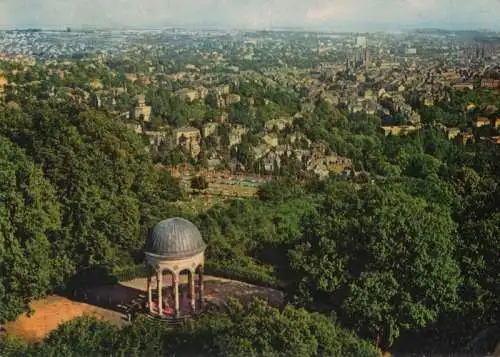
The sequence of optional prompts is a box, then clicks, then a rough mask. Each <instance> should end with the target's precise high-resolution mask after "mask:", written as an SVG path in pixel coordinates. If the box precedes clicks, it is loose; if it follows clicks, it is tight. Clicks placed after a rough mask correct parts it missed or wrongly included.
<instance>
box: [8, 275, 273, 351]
mask: <svg viewBox="0 0 500 357" xmlns="http://www.w3.org/2000/svg"><path fill="white" fill-rule="evenodd" d="M168 280H169V279H166V280H165V282H164V283H165V286H168V285H169V281H168ZM180 283H181V284H187V277H183V278H182V279H181V281H180ZM145 291H146V279H134V280H130V281H126V282H122V283H120V284H116V285H113V286H104V287H101V288H99V289H94V290H93V293H95V294H100V296H101V298H103V299H108V298H110V299H113V301H120V302H126V301H130V300H132V299H134V298H136V297H137V296H138V295H139V294H143V293H144V292H145ZM205 297H206V300H207V301H208V302H213V303H223V302H224V301H227V299H229V298H231V297H233V298H237V299H240V300H242V301H247V300H250V299H252V298H254V297H257V298H260V299H264V300H267V301H269V303H270V304H272V305H276V306H279V305H281V304H282V303H283V293H282V292H280V291H278V290H274V289H270V288H266V287H260V286H255V285H251V284H247V283H243V282H240V281H235V280H229V279H224V278H218V277H214V276H205ZM31 307H32V309H33V310H34V311H35V313H34V314H33V315H32V316H31V317H28V316H27V315H26V314H24V315H22V316H20V317H19V318H18V319H17V320H16V321H13V322H10V323H8V324H7V325H6V326H5V328H6V331H7V334H10V335H13V336H17V337H20V338H22V339H24V340H26V341H30V342H34V341H41V340H43V339H44V338H45V337H47V335H48V334H49V333H50V332H51V331H53V330H55V329H56V328H57V327H58V326H59V325H60V324H62V323H64V322H67V321H70V320H72V319H74V318H76V317H79V316H83V315H91V316H95V317H97V318H99V319H102V320H105V321H109V322H111V323H114V324H117V325H119V326H122V325H124V324H126V323H127V322H126V321H125V319H124V315H123V314H122V313H120V312H117V311H114V310H111V309H106V308H102V307H99V306H95V305H90V304H86V303H83V302H77V301H72V300H70V299H67V298H65V297H62V296H56V295H51V296H48V297H47V298H45V299H42V300H36V301H33V302H32V303H31Z"/></svg>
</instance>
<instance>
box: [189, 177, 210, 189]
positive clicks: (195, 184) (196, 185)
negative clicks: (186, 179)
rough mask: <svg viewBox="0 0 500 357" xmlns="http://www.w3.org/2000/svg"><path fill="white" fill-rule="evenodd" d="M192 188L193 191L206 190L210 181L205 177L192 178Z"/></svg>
mask: <svg viewBox="0 0 500 357" xmlns="http://www.w3.org/2000/svg"><path fill="white" fill-rule="evenodd" d="M191 188H192V189H193V190H206V189H207V188H208V181H207V178H206V177H205V176H194V177H193V178H191Z"/></svg>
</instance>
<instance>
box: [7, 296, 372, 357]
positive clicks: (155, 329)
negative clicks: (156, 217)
mask: <svg viewBox="0 0 500 357" xmlns="http://www.w3.org/2000/svg"><path fill="white" fill-rule="evenodd" d="M0 353H1V354H2V356H5V357H17V356H23V357H24V356H27V357H30V356H44V357H51V356H61V355H65V356H75V357H79V356H82V357H83V356H85V357H86V356H128V357H133V356H149V357H155V356H158V357H167V356H186V357H188V356H201V355H203V356H210V357H247V356H270V357H285V356H286V357H288V356H307V357H316V356H317V357H320V356H333V357H336V356H338V357H341V356H342V357H344V356H346V357H376V356H377V355H378V353H377V351H376V350H375V349H374V348H373V347H372V346H371V345H370V344H369V343H367V342H365V341H363V340H360V339H359V338H357V337H356V336H355V335H354V334H352V333H350V332H348V331H346V330H344V329H342V328H341V327H340V326H339V325H337V324H336V323H335V322H334V321H332V320H331V319H329V318H328V317H326V316H322V315H319V314H311V313H308V312H306V311H305V310H301V309H296V308H294V307H291V306H289V307H286V308H285V309H284V310H283V311H279V310H278V309H276V308H273V307H270V306H268V305H267V304H266V303H264V302H262V301H254V302H252V303H250V304H249V306H247V307H243V306H242V305H241V304H240V303H238V302H236V301H233V302H231V303H230V304H229V305H228V306H227V308H226V309H224V310H223V311H218V310H213V311H211V312H210V311H209V312H207V313H206V314H204V315H203V316H202V317H201V318H200V319H199V320H197V321H195V322H192V323H189V324H188V325H186V326H185V327H183V328H180V329H177V330H176V329H171V328H169V327H168V325H165V324H161V323H158V322H155V321H151V320H148V319H143V318H142V319H139V320H136V321H135V322H134V323H133V324H132V325H130V326H127V327H124V328H122V329H121V330H120V329H118V328H116V327H114V326H112V325H109V324H107V323H104V322H100V321H98V320H95V319H93V318H90V317H84V318H79V319H76V320H73V321H71V322H69V323H66V324H64V325H62V326H61V327H59V328H58V329H57V330H56V331H54V332H52V333H51V334H50V336H49V337H48V338H47V339H46V341H45V342H44V343H42V344H36V345H26V344H22V343H20V342H19V341H16V340H8V341H6V343H5V344H4V345H3V346H0Z"/></svg>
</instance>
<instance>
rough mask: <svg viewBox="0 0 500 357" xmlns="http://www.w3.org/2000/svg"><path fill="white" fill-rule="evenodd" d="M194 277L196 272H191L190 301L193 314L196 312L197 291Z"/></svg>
mask: <svg viewBox="0 0 500 357" xmlns="http://www.w3.org/2000/svg"><path fill="white" fill-rule="evenodd" d="M194 275H195V272H193V271H190V272H189V299H190V301H191V309H192V310H193V312H195V311H196V289H195V287H194V280H195V279H194Z"/></svg>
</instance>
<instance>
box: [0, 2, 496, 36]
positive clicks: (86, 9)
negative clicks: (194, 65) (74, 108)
mask: <svg viewBox="0 0 500 357" xmlns="http://www.w3.org/2000/svg"><path fill="white" fill-rule="evenodd" d="M498 12H500V0H476V1H474V2H470V1H465V0H454V1H451V0H445V1H443V0H441V1H440V2H439V1H438V0H330V1H326V0H314V1H299V0H288V1H287V0H253V1H251V2H250V1H242V0H232V1H230V0H141V1H132V0H86V1H81V2H78V3H77V2H76V0H0V27H2V28H6V27H7V28H12V27H42V28H48V27H68V26H69V27H75V28H82V27H114V28H117V27H119V28H126V27H150V28H151V27H157V28H161V27H175V26H179V27H192V26H197V27H216V28H235V29H236V28H238V29H265V28H280V27H293V28H302V29H316V28H324V29H329V30H339V31H377V30H382V31H384V30H395V29H398V28H415V27H433V28H442V29H450V30H463V29H493V30H497V29H499V28H500V25H499V24H498V23H497V22H496V18H495V16H494V15H492V14H495V13H498Z"/></svg>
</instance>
